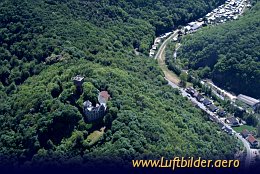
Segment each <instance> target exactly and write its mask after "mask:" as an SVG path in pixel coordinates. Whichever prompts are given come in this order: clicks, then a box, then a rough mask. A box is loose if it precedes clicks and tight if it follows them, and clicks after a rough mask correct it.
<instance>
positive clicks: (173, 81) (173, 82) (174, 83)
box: [155, 30, 252, 167]
mask: <svg viewBox="0 0 260 174" xmlns="http://www.w3.org/2000/svg"><path fill="white" fill-rule="evenodd" d="M178 32H179V30H175V31H174V32H173V34H171V35H170V36H169V37H168V38H167V39H166V40H165V41H164V42H163V43H162V44H161V46H160V47H159V49H158V52H157V54H156V55H155V59H157V60H158V63H159V66H160V67H161V69H162V70H163V72H164V75H165V79H166V80H167V81H168V84H169V85H170V86H171V87H173V88H176V89H179V91H180V92H181V95H182V96H183V97H188V99H189V100H190V101H191V102H192V103H194V104H196V105H197V106H198V107H199V108H200V109H201V110H203V111H205V112H206V113H207V114H209V115H210V116H211V117H212V118H213V119H214V120H215V121H216V122H220V123H222V124H223V125H224V126H225V127H228V128H230V126H229V125H227V124H226V123H225V122H223V121H222V120H221V119H220V118H219V117H218V116H217V115H216V114H214V113H213V112H211V111H209V110H208V109H207V108H206V106H204V105H203V104H202V103H200V102H198V101H197V100H196V99H195V98H193V97H190V95H189V94H188V93H187V92H186V91H185V89H184V88H181V87H179V86H178V84H179V81H178V77H176V75H175V74H174V73H172V72H171V71H170V70H169V69H168V67H167V65H166V64H165V56H164V52H165V48H166V46H167V43H168V42H169V41H170V40H171V39H172V38H173V37H176V36H177V35H178ZM230 129H232V128H230ZM232 133H233V134H234V135H235V136H236V137H237V138H238V139H239V140H241V141H242V143H243V145H244V147H245V148H246V151H247V153H246V154H247V155H246V160H245V167H249V165H250V162H251V160H252V153H251V149H250V145H249V143H248V142H247V140H245V139H244V138H243V137H241V136H240V134H239V133H237V132H235V131H234V130H233V129H232Z"/></svg>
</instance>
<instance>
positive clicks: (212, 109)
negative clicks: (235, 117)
mask: <svg viewBox="0 0 260 174" xmlns="http://www.w3.org/2000/svg"><path fill="white" fill-rule="evenodd" d="M208 107H209V110H210V111H211V112H216V111H217V110H218V107H216V106H215V105H213V104H211V105H209V106H208Z"/></svg>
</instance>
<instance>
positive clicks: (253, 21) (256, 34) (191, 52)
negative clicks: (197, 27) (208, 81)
mask: <svg viewBox="0 0 260 174" xmlns="http://www.w3.org/2000/svg"><path fill="white" fill-rule="evenodd" d="M259 18H260V3H259V2H258V3H257V4H256V5H255V6H253V8H252V9H250V10H248V11H247V12H246V15H245V16H243V17H241V18H239V20H237V21H233V22H230V23H226V24H223V25H219V26H216V27H208V28H205V29H203V30H201V31H200V32H197V33H196V34H194V35H193V36H191V37H187V38H186V39H184V40H183V47H182V48H181V49H180V57H181V59H182V62H183V63H184V66H188V67H190V68H192V69H195V70H198V71H197V72H198V74H199V75H200V77H201V78H212V79H213V81H214V82H215V83H216V84H217V85H219V86H220V87H223V88H225V89H227V90H229V91H232V92H234V93H236V94H240V93H243V94H246V95H249V96H252V97H255V98H260V90H259V89H260V52H259V50H260V42H259V41H260V21H259Z"/></svg>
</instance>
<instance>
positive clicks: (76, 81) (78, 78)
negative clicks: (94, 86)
mask: <svg viewBox="0 0 260 174" xmlns="http://www.w3.org/2000/svg"><path fill="white" fill-rule="evenodd" d="M72 80H73V83H74V85H75V86H76V87H81V86H82V84H83V83H84V77H83V76H80V75H77V76H75V77H73V78H72Z"/></svg>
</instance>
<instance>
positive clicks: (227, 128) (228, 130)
mask: <svg viewBox="0 0 260 174" xmlns="http://www.w3.org/2000/svg"><path fill="white" fill-rule="evenodd" d="M222 130H224V131H225V132H227V133H228V134H229V135H231V134H232V128H231V127H229V126H224V127H222Z"/></svg>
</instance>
